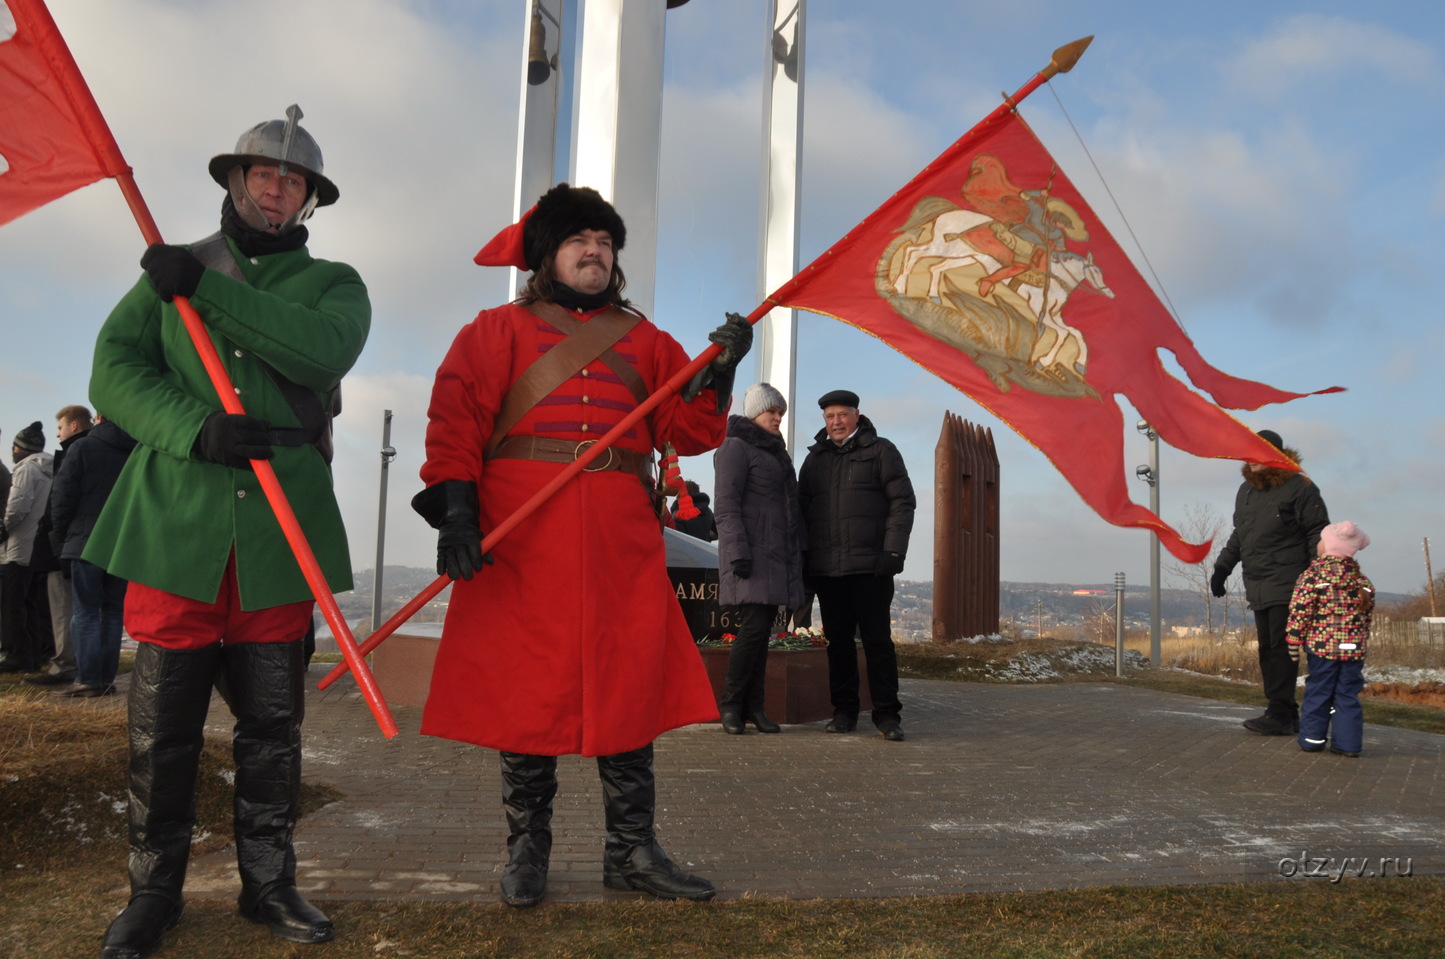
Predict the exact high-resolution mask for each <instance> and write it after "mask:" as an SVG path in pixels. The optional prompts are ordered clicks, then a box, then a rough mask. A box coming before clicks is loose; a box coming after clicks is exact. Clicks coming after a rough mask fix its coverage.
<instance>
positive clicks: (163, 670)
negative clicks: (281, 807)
mask: <svg viewBox="0 0 1445 959" xmlns="http://www.w3.org/2000/svg"><path fill="white" fill-rule="evenodd" d="M220 653H221V648H220V646H219V645H217V646H212V647H207V648H206V649H199V650H173V649H162V648H161V647H159V646H155V645H153V644H151V643H141V644H140V645H139V647H138V648H137V649H136V655H135V668H134V669H133V670H132V672H131V683H130V694H129V696H130V698H129V702H128V708H129V711H130V892H131V898H130V903H129V904H128V905H127V906H126V907H125V910H124V911H123V912H121V914H120V915H119V916H117V917H116V919H115V921H114V922H112V923H111V924H110V928H108V929H107V930H106V931H105V938H104V939H103V940H102V942H101V949H100V954H101V956H102V957H103V959H142V957H144V956H149V955H150V954H151V953H153V952H155V951H156V950H157V949H159V948H160V946H161V941H162V939H163V938H164V936H165V934H166V933H167V932H169V931H170V930H172V929H174V928H175V927H176V924H177V923H179V922H180V921H181V913H182V911H183V909H184V901H183V900H182V898H181V887H182V886H184V885H185V881H186V861H187V860H188V859H189V857H190V853H191V832H192V830H193V829H194V828H195V824H196V803H195V796H196V768H197V765H198V763H199V762H200V757H201V745H202V743H203V741H204V738H203V737H204V730H205V724H206V711H207V709H209V708H210V705H211V685H212V683H213V682H214V681H215V676H216V669H217V665H218V664H219V662H220Z"/></svg>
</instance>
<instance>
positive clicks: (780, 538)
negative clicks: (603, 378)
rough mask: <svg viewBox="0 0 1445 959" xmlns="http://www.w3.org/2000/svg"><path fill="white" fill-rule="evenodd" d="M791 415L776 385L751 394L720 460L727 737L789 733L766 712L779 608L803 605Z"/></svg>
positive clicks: (732, 423)
mask: <svg viewBox="0 0 1445 959" xmlns="http://www.w3.org/2000/svg"><path fill="white" fill-rule="evenodd" d="M787 410H788V402H787V400H785V399H784V398H783V395H782V394H781V393H779V392H778V391H777V390H776V389H774V388H773V387H772V386H771V385H769V384H767V383H755V384H754V385H752V386H750V387H748V390H747V392H746V393H745V394H743V413H744V414H745V415H743V416H730V417H728V433H727V439H726V440H724V441H723V444H722V446H720V447H718V450H717V452H716V453H714V454H713V473H714V476H715V477H716V480H715V492H716V493H717V509H716V511H715V512H716V517H717V529H718V603H719V604H721V605H722V606H724V607H729V606H731V607H735V608H736V612H737V616H738V626H737V638H736V639H734V640H733V645H732V651H731V652H730V653H729V654H728V672H727V678H726V679H725V680H724V682H723V692H722V697H721V698H720V700H719V702H718V709H719V712H720V713H721V716H722V727H723V731H724V732H727V733H731V734H734V735H737V734H740V733H742V732H743V731H744V724H745V723H746V722H748V721H751V722H752V723H753V725H754V726H756V727H757V728H758V732H761V733H776V732H781V731H782V727H780V726H779V725H778V724H777V723H776V722H774V721H773V720H771V719H769V718H768V715H767V713H765V712H764V711H763V690H764V687H763V680H764V674H765V672H766V670H767V660H768V640H769V638H770V637H771V633H772V624H773V620H774V618H775V617H776V616H777V613H778V607H779V606H785V607H787V608H788V609H796V608H797V607H799V606H801V605H802V604H803V519H802V512H801V508H800V506H799V504H798V481H797V478H796V477H795V476H794V474H793V460H792V457H791V456H789V455H788V448H787V446H786V445H785V444H784V443H783V437H782V423H783V415H784V414H785V413H786V412H787Z"/></svg>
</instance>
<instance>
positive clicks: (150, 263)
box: [140, 243, 206, 303]
mask: <svg viewBox="0 0 1445 959" xmlns="http://www.w3.org/2000/svg"><path fill="white" fill-rule="evenodd" d="M140 265H141V269H143V270H145V271H146V274H147V275H148V276H150V278H151V286H154V287H155V288H156V292H157V293H158V294H160V298H161V299H163V300H165V301H166V302H167V303H169V302H171V301H172V300H173V299H175V298H176V297H178V296H186V297H189V296H194V295H195V292H196V287H198V286H200V285H201V277H202V276H203V275H205V272H206V267H205V266H204V265H203V264H202V263H201V261H200V260H198V259H196V257H195V255H194V254H193V253H191V251H190V250H188V249H186V248H185V247H183V246H167V245H166V244H164V243H153V244H151V245H150V246H148V247H146V251H145V253H143V254H141V258H140Z"/></svg>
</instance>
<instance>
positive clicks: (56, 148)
mask: <svg viewBox="0 0 1445 959" xmlns="http://www.w3.org/2000/svg"><path fill="white" fill-rule="evenodd" d="M128 171H129V167H127V166H126V163H125V160H124V159H123V158H122V157H121V155H120V151H119V149H117V148H116V146H115V140H114V138H112V137H111V136H110V133H109V130H108V128H106V126H105V122H104V120H102V119H101V118H100V117H99V116H98V115H97V114H96V111H95V109H94V105H93V101H91V100H90V98H89V96H88V94H87V93H86V92H85V86H84V81H82V80H80V78H79V71H77V70H76V67H75V61H74V59H73V58H72V57H71V55H70V50H69V49H68V48H67V47H66V45H65V40H64V39H62V38H61V36H60V31H59V30H57V29H56V27H55V21H54V20H52V19H51V17H50V11H49V10H47V9H46V8H45V4H44V3H42V2H40V0H0V223H8V222H10V221H11V220H13V219H15V218H16V217H19V216H21V215H23V214H25V213H29V212H30V211H31V210H33V209H35V208H36V207H39V206H43V205H45V204H46V203H49V202H50V201H51V200H54V199H55V198H56V197H60V196H64V195H65V194H67V193H69V192H70V191H71V190H77V189H79V188H80V187H83V186H85V185H87V184H89V183H94V182H95V181H96V180H99V179H101V178H102V177H108V176H116V175H118V174H121V173H125V172H128Z"/></svg>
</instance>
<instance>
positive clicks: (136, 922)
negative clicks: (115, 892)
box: [100, 892, 185, 959]
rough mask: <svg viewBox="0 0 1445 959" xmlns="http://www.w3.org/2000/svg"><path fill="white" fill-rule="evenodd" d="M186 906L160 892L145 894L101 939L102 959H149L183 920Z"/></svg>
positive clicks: (137, 899)
mask: <svg viewBox="0 0 1445 959" xmlns="http://www.w3.org/2000/svg"><path fill="white" fill-rule="evenodd" d="M184 910H185V904H184V903H182V902H177V901H175V900H172V899H170V898H169V897H167V896H163V895H160V894H158V893H145V892H143V893H141V894H140V895H138V896H136V897H135V898H133V899H131V901H130V904H129V905H127V906H126V907H125V910H124V911H123V912H121V914H120V915H118V916H116V917H115V921H114V922H112V923H111V924H110V928H109V929H107V930H106V931H105V938H104V939H103V940H101V944H100V956H101V959H145V957H146V956H148V955H150V954H151V953H153V952H155V951H156V950H157V949H159V948H160V946H161V940H162V939H163V938H165V934H166V933H168V932H170V931H171V930H172V929H174V928H176V926H177V925H178V924H179V923H180V921H181V913H182V912H183V911H184Z"/></svg>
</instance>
